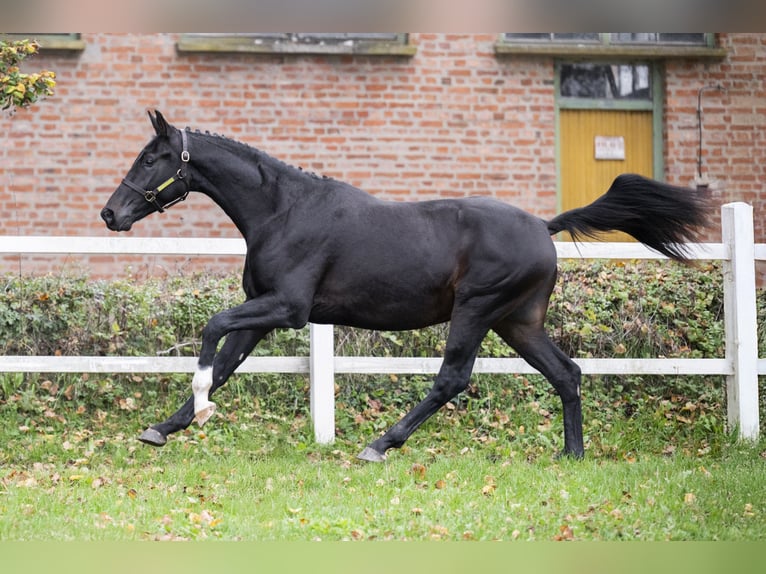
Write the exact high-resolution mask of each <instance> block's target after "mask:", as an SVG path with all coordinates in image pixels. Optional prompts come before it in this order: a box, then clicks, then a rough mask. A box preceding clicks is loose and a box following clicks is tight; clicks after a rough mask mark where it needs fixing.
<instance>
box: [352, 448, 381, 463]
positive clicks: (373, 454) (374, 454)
mask: <svg viewBox="0 0 766 574" xmlns="http://www.w3.org/2000/svg"><path fill="white" fill-rule="evenodd" d="M356 458H358V459H360V460H366V461H367V462H384V461H385V460H386V455H385V454H382V453H379V452H378V451H377V450H375V449H372V448H370V447H369V446H368V447H366V448H365V449H364V450H363V451H362V452H360V453H359V454H358V455H357V456H356Z"/></svg>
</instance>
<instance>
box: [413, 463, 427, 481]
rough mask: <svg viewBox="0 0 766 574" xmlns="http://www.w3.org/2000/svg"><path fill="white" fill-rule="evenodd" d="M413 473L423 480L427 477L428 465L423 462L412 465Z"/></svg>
mask: <svg viewBox="0 0 766 574" xmlns="http://www.w3.org/2000/svg"><path fill="white" fill-rule="evenodd" d="M412 474H413V476H414V477H415V478H418V479H420V480H423V479H425V477H426V467H425V466H423V465H422V464H418V463H415V464H413V465H412Z"/></svg>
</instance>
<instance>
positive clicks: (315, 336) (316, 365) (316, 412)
mask: <svg viewBox="0 0 766 574" xmlns="http://www.w3.org/2000/svg"><path fill="white" fill-rule="evenodd" d="M309 339H310V357H309V364H310V371H311V374H310V378H311V418H312V420H313V422H314V439H315V440H316V441H317V442H318V443H319V444H330V443H332V442H333V441H334V440H335V366H334V363H335V356H334V355H335V342H334V340H333V326H332V325H315V324H314V323H311V324H310V325H309Z"/></svg>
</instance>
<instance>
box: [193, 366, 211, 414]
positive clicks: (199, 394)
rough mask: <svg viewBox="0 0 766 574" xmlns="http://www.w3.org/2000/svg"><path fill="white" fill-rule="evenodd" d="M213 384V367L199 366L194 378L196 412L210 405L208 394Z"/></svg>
mask: <svg viewBox="0 0 766 574" xmlns="http://www.w3.org/2000/svg"><path fill="white" fill-rule="evenodd" d="M212 386H213V367H203V368H201V369H200V368H198V369H197V372H196V373H194V378H193V379H192V392H193V393H194V412H195V413H198V412H200V411H201V410H203V409H205V408H207V407H208V406H209V405H210V401H209V400H208V398H207V397H208V394H209V393H210V389H211V387H212Z"/></svg>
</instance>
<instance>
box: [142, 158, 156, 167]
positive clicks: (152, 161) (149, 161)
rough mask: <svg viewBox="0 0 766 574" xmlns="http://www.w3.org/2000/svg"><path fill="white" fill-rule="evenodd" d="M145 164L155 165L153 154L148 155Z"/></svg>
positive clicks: (148, 165)
mask: <svg viewBox="0 0 766 574" xmlns="http://www.w3.org/2000/svg"><path fill="white" fill-rule="evenodd" d="M144 165H146V166H147V167H151V166H152V165H154V158H153V157H152V156H147V157H146V158H145V159H144Z"/></svg>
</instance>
